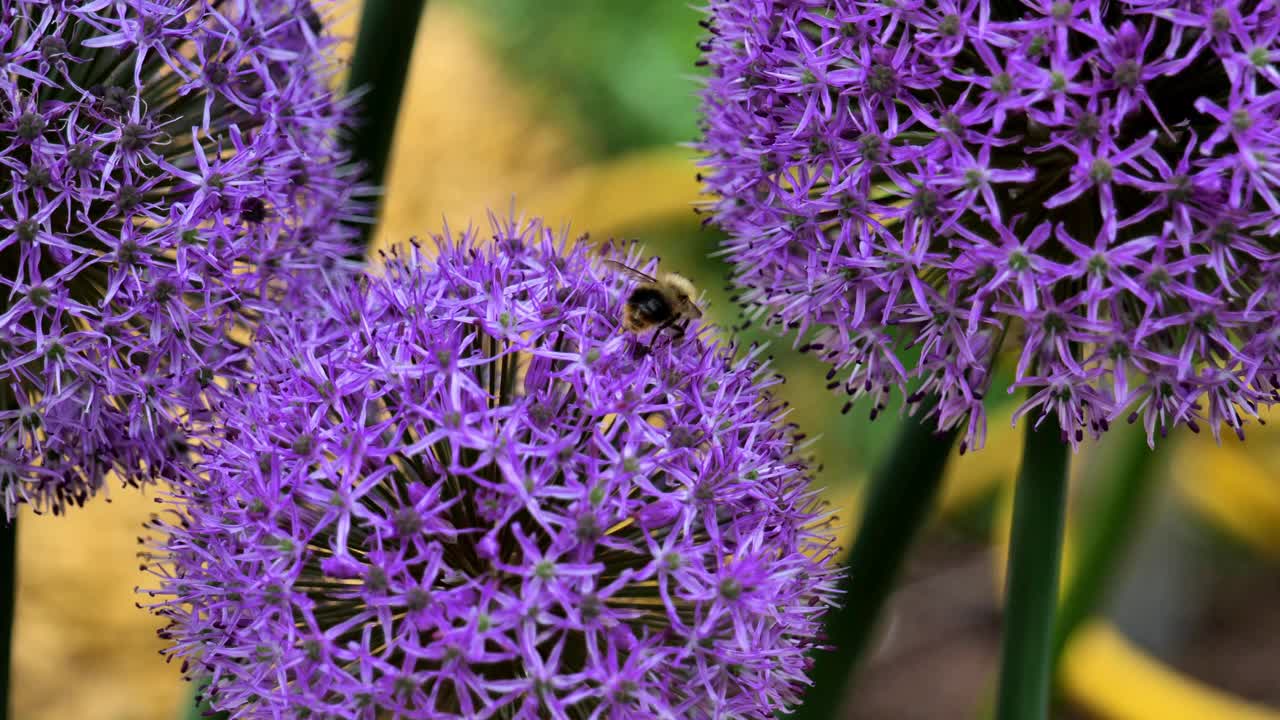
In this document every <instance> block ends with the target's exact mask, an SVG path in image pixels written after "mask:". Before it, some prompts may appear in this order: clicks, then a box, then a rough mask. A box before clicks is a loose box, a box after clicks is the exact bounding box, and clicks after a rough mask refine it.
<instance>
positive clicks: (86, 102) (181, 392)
mask: <svg viewBox="0 0 1280 720" xmlns="http://www.w3.org/2000/svg"><path fill="white" fill-rule="evenodd" d="M333 42H334V41H333V40H332V39H330V38H327V37H326V36H325V35H324V33H323V27H322V24H321V23H320V21H319V18H318V16H317V14H316V12H315V10H314V9H313V8H312V5H311V3H310V2H307V1H305V0H268V1H266V2H242V1H237V2H212V3H211V2H204V1H196V0H147V1H146V2H121V1H118V0H92V1H91V2H65V1H63V0H56V1H54V2H48V1H47V0H44V1H36V0H4V1H3V2H0V55H2V56H3V59H4V67H3V70H0V508H2V509H3V510H2V512H0V522H2V521H3V516H5V515H11V514H12V513H13V512H14V511H15V507H16V505H18V504H21V503H28V504H30V505H31V506H32V507H33V508H34V509H35V510H37V511H45V510H51V511H53V512H55V513H56V512H61V511H62V510H63V509H65V507H66V506H67V505H68V504H79V503H81V502H83V501H84V500H85V499H86V498H87V497H88V496H90V495H91V494H93V493H94V492H95V491H96V490H97V489H98V488H100V487H101V485H102V483H103V481H104V477H105V476H106V475H107V474H108V473H109V472H111V471H113V470H115V471H117V472H119V473H120V475H121V476H122V477H123V478H124V479H125V480H126V481H128V482H133V483H136V482H139V481H141V480H145V479H147V478H149V477H151V476H154V475H155V474H156V473H157V472H158V471H160V469H161V468H163V466H164V464H165V463H166V462H167V460H168V458H170V457H171V456H172V455H173V454H174V451H177V450H180V449H181V448H182V446H183V445H184V443H185V441H184V439H183V438H184V436H185V434H186V433H187V431H188V429H189V427H190V425H191V423H192V422H193V412H194V411H193V408H199V407H200V406H201V405H202V404H204V405H207V404H208V402H207V401H208V394H209V393H210V392H212V391H215V390H216V389H217V388H218V383H216V382H215V378H218V377H222V376H225V375H226V374H227V373H228V372H229V371H230V368H231V366H233V365H234V364H235V363H236V362H237V359H238V358H239V357H240V355H241V352H240V349H239V346H238V344H237V343H236V341H235V340H234V339H233V338H234V337H236V333H237V332H239V333H240V336H241V339H242V340H243V336H244V333H243V328H244V326H245V325H246V324H247V323H249V322H251V321H254V320H256V319H257V318H259V317H261V316H263V315H266V314H269V313H271V312H274V310H273V308H274V307H275V306H276V305H277V304H278V303H279V302H280V301H281V300H282V299H283V298H285V297H287V295H288V293H289V292H290V290H289V288H290V287H291V286H294V285H295V284H296V282H297V281H298V280H300V279H301V278H302V277H303V276H305V275H307V274H310V273H313V272H317V271H320V270H323V269H324V268H326V267H327V266H331V265H334V264H335V263H337V262H340V261H341V258H342V257H343V255H344V254H346V253H347V252H348V251H349V247H350V242H349V237H350V234H351V232H350V231H349V230H347V229H344V226H342V225H340V224H339V222H338V221H339V220H340V219H343V213H346V212H350V211H349V210H347V209H344V208H350V207H351V205H350V202H349V199H350V196H351V194H352V192H353V178H352V176H351V173H350V172H349V170H348V168H347V166H348V164H349V162H348V160H347V156H346V155H345V154H344V153H343V151H341V150H340V149H339V148H338V146H337V145H336V142H335V140H336V138H335V134H336V133H335V131H336V129H337V126H338V124H339V123H340V122H341V120H342V119H343V117H344V115H345V112H346V110H345V108H344V104H343V103H342V102H341V101H339V100H336V99H335V98H334V96H333V95H332V93H331V91H330V89H329V80H330V77H331V75H332V71H331V67H330V63H328V62H327V60H326V57H325V53H326V52H327V51H328V49H329V47H330V45H331V44H332V43H333Z"/></svg>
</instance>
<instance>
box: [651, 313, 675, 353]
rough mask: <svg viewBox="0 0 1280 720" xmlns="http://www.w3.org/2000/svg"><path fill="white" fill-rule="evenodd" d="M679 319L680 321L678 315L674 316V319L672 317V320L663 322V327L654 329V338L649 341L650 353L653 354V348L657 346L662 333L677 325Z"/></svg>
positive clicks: (668, 319)
mask: <svg viewBox="0 0 1280 720" xmlns="http://www.w3.org/2000/svg"><path fill="white" fill-rule="evenodd" d="M678 319H680V318H679V316H678V315H676V316H672V317H670V318H667V319H666V320H665V321H663V323H662V324H661V325H659V326H658V327H656V328H654V330H653V336H652V337H651V338H650V340H649V352H653V346H654V345H656V344H657V342H658V337H659V336H661V335H662V331H664V330H666V329H667V328H669V327H671V326H672V325H675V323H676V320H678Z"/></svg>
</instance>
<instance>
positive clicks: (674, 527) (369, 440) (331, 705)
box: [152, 221, 835, 720]
mask: <svg viewBox="0 0 1280 720" xmlns="http://www.w3.org/2000/svg"><path fill="white" fill-rule="evenodd" d="M492 234H493V239H492V241H487V240H486V241H485V242H484V243H483V244H482V243H481V242H480V241H479V240H478V239H477V237H478V234H477V233H476V232H474V231H468V232H466V233H463V234H461V235H459V236H456V237H450V236H448V235H447V234H446V236H445V237H444V238H441V239H440V240H439V241H438V242H437V243H436V245H435V246H434V247H433V248H431V249H430V250H420V249H418V248H417V247H416V246H415V247H414V248H413V249H411V250H409V251H408V252H407V253H406V254H403V255H401V254H396V255H393V256H391V257H390V258H388V260H387V264H386V266H385V269H384V270H383V272H382V274H381V276H380V277H371V278H366V279H365V280H364V281H362V282H361V283H359V284H356V283H335V284H333V285H331V286H329V287H327V288H320V289H317V292H316V293H315V294H314V296H313V299H314V303H313V306H314V309H313V311H312V312H310V313H299V314H297V315H295V316H289V317H286V318H284V319H283V321H282V322H278V323H270V324H264V326H263V328H262V330H261V331H260V335H261V337H260V340H259V342H258V344H257V346H256V347H255V356H254V357H255V358H256V374H255V382H254V387H253V389H252V391H247V390H246V391H244V392H241V393H239V394H237V395H235V396H234V397H232V398H230V399H228V401H227V403H226V404H225V421H224V422H225V429H224V430H225V432H224V433H223V434H222V435H221V437H220V439H219V440H218V441H217V442H215V443H214V445H213V447H211V449H210V450H209V457H208V460H207V462H206V463H205V464H204V465H203V466H202V467H199V468H196V469H194V470H193V471H192V476H191V477H190V482H189V483H187V484H183V485H180V487H179V491H178V497H177V508H178V509H180V510H181V511H182V512H183V513H184V514H185V515H186V518H185V519H184V520H174V521H172V522H170V521H167V520H166V521H163V522H160V523H158V524H157V529H158V530H159V531H160V532H161V533H162V536H161V537H159V538H158V540H157V551H158V553H159V562H158V563H157V564H156V565H155V566H154V569H155V572H156V573H157V575H158V577H159V587H158V588H156V589H155V590H154V591H152V595H153V596H154V597H155V598H156V599H155V601H154V602H155V603H156V605H155V606H154V607H155V608H156V609H157V611H158V612H159V613H160V614H161V615H163V616H165V617H166V618H167V619H168V620H169V621H170V622H169V625H168V627H167V628H166V629H165V630H164V631H163V632H162V635H163V636H164V637H167V638H170V639H171V640H172V641H173V642H174V650H173V652H174V654H175V655H176V656H178V657H181V658H182V659H183V660H184V664H185V667H186V668H187V672H188V673H189V674H190V675H191V676H193V677H194V678H198V679H200V678H207V679H208V680H209V681H210V683H211V684H210V686H209V690H208V693H209V696H210V699H211V701H212V703H213V705H214V707H216V708H219V709H224V710H227V711H230V712H231V714H232V717H236V718H271V717H315V718H322V717H323V718H329V717H342V718H367V719H369V720H374V719H375V718H384V717H416V718H469V719H470V718H529V719H531V720H532V719H533V718H637V719H639V718H711V717H743V718H767V717H772V715H773V713H775V712H777V711H779V710H783V709H785V708H787V707H789V706H791V705H794V703H795V702H796V701H797V699H798V695H799V692H800V690H801V688H802V686H803V684H804V683H805V673H806V670H807V668H808V660H807V657H806V655H807V653H809V652H810V651H812V650H814V649H815V648H816V647H818V646H819V645H820V641H819V640H818V635H819V632H820V628H821V617H822V615H823V613H824V611H825V609H826V608H827V607H828V605H829V604H830V603H832V602H833V601H834V581H835V578H834V571H833V569H832V568H831V566H830V559H831V555H832V553H833V551H834V547H833V546H832V544H831V543H832V540H831V538H830V536H829V534H828V526H829V523H830V521H831V518H830V516H829V515H828V514H827V513H825V511H823V510H822V509H821V508H820V507H819V505H818V503H817V501H816V499H815V492H814V490H813V489H811V488H810V487H809V476H808V472H807V469H806V467H805V465H804V464H803V462H801V461H800V460H799V459H797V458H796V457H795V456H794V452H795V439H794V435H793V432H792V428H791V427H790V426H787V425H784V424H783V422H782V417H783V415H784V414H785V408H783V407H782V406H780V405H778V404H777V403H776V401H774V400H773V399H772V397H771V396H770V394H769V388H770V387H771V386H773V385H774V384H776V383H778V382H780V379H779V378H778V377H777V376H776V375H774V374H773V373H772V372H771V371H770V370H769V368H768V366H767V364H766V363H763V362H761V360H760V359H759V357H758V353H757V352H749V353H747V354H746V356H745V357H743V358H741V359H735V358H734V357H733V354H732V351H731V349H730V348H726V347H723V346H719V345H717V344H715V343H711V342H708V341H706V340H705V339H703V338H702V337H700V336H702V335H705V332H699V331H698V330H697V328H693V329H691V330H690V332H688V333H686V334H684V335H683V336H681V337H675V336H671V337H670V338H669V339H663V340H661V341H660V342H658V343H657V345H656V347H654V348H653V349H652V350H649V351H648V352H644V351H643V350H642V348H643V346H644V345H646V344H647V342H648V340H647V339H645V340H638V339H637V338H635V337H634V336H633V335H631V334H625V333H620V332H619V329H620V324H621V319H622V313H623V306H622V305H623V299H624V298H625V297H626V295H627V290H628V288H627V286H626V283H627V282H628V280H627V279H626V278H623V277H621V276H619V275H618V274H616V273H613V272H612V271H610V270H608V269H605V268H604V267H603V265H602V264H601V263H600V262H599V260H598V259H595V258H593V257H592V255H591V253H590V252H589V251H588V247H587V246H586V245H585V244H583V243H577V244H572V245H570V244H569V243H568V242H567V240H566V238H565V237H563V236H561V237H556V236H555V235H553V234H552V233H551V232H550V231H547V230H545V229H543V228H542V227H541V226H540V225H538V224H536V223H529V224H523V223H517V222H515V221H511V222H505V223H496V224H495V225H494V228H493V233H492ZM619 259H625V260H627V261H628V262H629V263H630V264H637V263H638V262H639V259H638V256H636V255H634V254H633V255H632V256H630V257H628V258H619Z"/></svg>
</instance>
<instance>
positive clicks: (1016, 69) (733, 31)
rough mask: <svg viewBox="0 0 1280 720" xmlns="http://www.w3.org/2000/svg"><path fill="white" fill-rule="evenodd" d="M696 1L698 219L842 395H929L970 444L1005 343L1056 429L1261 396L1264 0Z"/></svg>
mask: <svg viewBox="0 0 1280 720" xmlns="http://www.w3.org/2000/svg"><path fill="white" fill-rule="evenodd" d="M710 6H711V9H710V15H711V19H710V22H709V23H708V27H709V28H710V32H711V36H710V39H709V40H708V42H707V44H706V45H705V48H706V60H707V63H708V64H709V65H710V66H711V67H712V75H711V78H710V80H709V83H708V86H707V88H706V91H705V93H704V96H703V97H704V109H705V111H706V124H705V137H704V140H703V142H702V146H703V149H704V150H705V151H706V152H707V157H706V160H705V164H706V166H707V171H706V175H707V177H706V181H707V185H708V188H709V190H711V191H712V192H713V193H714V194H716V195H718V198H717V199H716V200H715V201H714V205H713V211H714V218H715V220H716V221H717V222H719V223H720V224H721V225H723V226H724V228H725V229H726V230H727V231H728V232H729V234H730V235H731V239H730V240H729V242H728V247H727V253H728V256H729V258H730V260H731V261H732V262H733V264H734V268H735V273H736V281H737V283H738V284H739V285H740V286H741V287H742V289H743V292H742V295H741V299H742V301H743V302H744V303H745V304H747V305H748V306H750V307H751V308H752V309H753V312H754V314H755V315H756V316H758V317H763V318H765V319H766V322H769V323H774V324H778V325H781V326H785V327H788V328H792V329H795V330H796V331H798V333H799V334H800V337H801V339H800V340H798V342H801V343H803V344H804V345H806V346H807V347H808V348H810V349H813V350H815V351H817V352H818V353H820V354H821V357H822V358H823V359H824V360H826V361H829V362H830V363H831V364H832V365H833V372H832V378H831V379H833V380H835V382H834V383H833V385H834V386H840V385H843V386H844V388H845V389H846V390H847V391H848V392H849V394H850V395H852V396H858V395H863V394H869V395H872V396H873V398H874V399H873V400H872V402H873V405H874V406H875V407H876V409H877V410H879V409H881V408H883V406H884V404H885V402H886V399H887V396H888V395H889V394H890V393H891V391H892V390H894V389H898V390H900V391H902V393H903V394H904V395H907V396H908V401H909V402H911V401H915V400H918V399H922V398H925V397H927V396H935V397H937V399H938V401H937V403H936V404H930V407H931V410H930V411H929V412H931V413H933V414H934V415H935V416H936V420H937V423H938V425H939V426H940V427H944V428H949V427H955V426H957V425H965V426H966V427H965V436H966V437H965V444H967V445H969V446H974V445H978V444H980V443H981V442H982V437H983V432H984V421H983V417H984V414H983V399H984V397H985V396H986V395H987V393H988V392H989V390H990V389H991V385H992V383H993V373H994V372H997V371H998V370H999V368H997V367H996V363H997V360H998V357H999V356H1000V351H1001V348H1002V347H1003V348H1006V349H1010V350H1011V354H1013V355H1016V356H1017V359H1016V362H1011V363H1010V365H1011V366H1012V369H1013V372H1014V374H1015V376H1016V379H1015V381H1014V383H1013V387H1010V388H1008V389H1009V390H1010V391H1012V390H1013V389H1014V388H1015V387H1017V388H1023V387H1025V388H1028V390H1029V395H1028V399H1027V400H1026V402H1025V403H1024V404H1023V405H1022V407H1021V408H1020V409H1019V415H1023V414H1028V413H1029V414H1031V415H1033V418H1032V419H1033V421H1034V422H1039V416H1044V415H1049V414H1052V415H1056V416H1057V419H1058V421H1059V422H1060V423H1061V427H1062V428H1064V432H1065V433H1067V435H1068V437H1069V439H1070V440H1071V441H1072V442H1073V443H1074V442H1078V441H1079V440H1080V439H1082V438H1083V437H1084V435H1085V434H1086V433H1091V434H1093V435H1098V434H1101V433H1102V432H1103V431H1105V430H1106V428H1107V427H1108V425H1109V423H1111V422H1113V421H1114V420H1116V419H1117V418H1128V420H1129V421H1130V422H1134V421H1136V420H1138V419H1141V420H1142V421H1143V423H1144V424H1145V426H1146V429H1147V433H1148V438H1149V439H1151V440H1152V442H1154V435H1155V434H1156V433H1161V434H1163V433H1166V432H1167V431H1168V430H1169V429H1170V428H1172V427H1174V426H1176V425H1178V424H1185V425H1187V426H1189V427H1191V429H1193V430H1196V429H1198V427H1199V426H1200V424H1202V423H1205V422H1207V423H1208V424H1209V426H1210V428H1211V429H1212V431H1213V432H1214V433H1215V436H1216V434H1217V433H1218V431H1219V428H1220V427H1221V426H1222V425H1223V424H1226V425H1227V426H1230V427H1231V428H1232V429H1234V430H1235V431H1236V432H1237V433H1239V432H1241V426H1242V424H1243V423H1244V422H1245V421H1246V419H1247V417H1249V416H1256V413H1257V410H1258V405H1259V404H1262V403H1266V404H1269V403H1274V402H1275V401H1276V399H1277V397H1278V395H1277V388H1278V387H1280V330H1278V329H1277V328H1280V241H1277V237H1276V232H1277V231H1278V230H1280V223H1278V222H1277V221H1276V220H1275V216H1276V212H1277V211H1280V200H1277V184H1278V183H1280V180H1278V179H1277V178H1280V175H1277V165H1276V162H1277V157H1278V155H1277V149H1278V148H1277V142H1278V141H1280V126H1278V125H1277V116H1278V115H1280V93H1278V92H1277V87H1278V86H1280V74H1277V71H1276V68H1275V66H1274V64H1273V63H1274V62H1275V61H1276V60H1277V59H1280V41H1278V37H1280V12H1278V11H1277V6H1276V5H1275V4H1274V3H1271V2H1263V3H1248V4H1245V3H1237V2H1233V1H1231V0H1227V1H1225V2H1210V1H1207V0H1205V1H1201V0H1111V1H1109V2H1105V1H1103V0H1077V1H1073V0H1023V1H1022V2H1012V1H1009V2H1005V1H1001V2H996V1H994V0H991V1H988V0H941V1H940V2H920V1H919V0H899V1H898V2H878V1H877V2H869V1H861V0H823V1H819V2H805V3H790V2H786V3H784V2H771V1H769V0H713V1H712V2H711V3H710ZM908 358H910V360H909V359H908ZM917 358H918V359H917ZM837 375H838V376H839V377H838V378H837ZM908 386H910V387H911V390H910V391H908V390H907V387H908Z"/></svg>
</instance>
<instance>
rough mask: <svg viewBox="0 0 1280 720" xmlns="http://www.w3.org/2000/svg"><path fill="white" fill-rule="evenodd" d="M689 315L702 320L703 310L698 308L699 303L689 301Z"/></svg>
mask: <svg viewBox="0 0 1280 720" xmlns="http://www.w3.org/2000/svg"><path fill="white" fill-rule="evenodd" d="M689 314H690V315H692V316H693V317H694V318H700V317H702V308H700V307H698V303H696V302H693V301H692V300H690V301H689Z"/></svg>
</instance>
